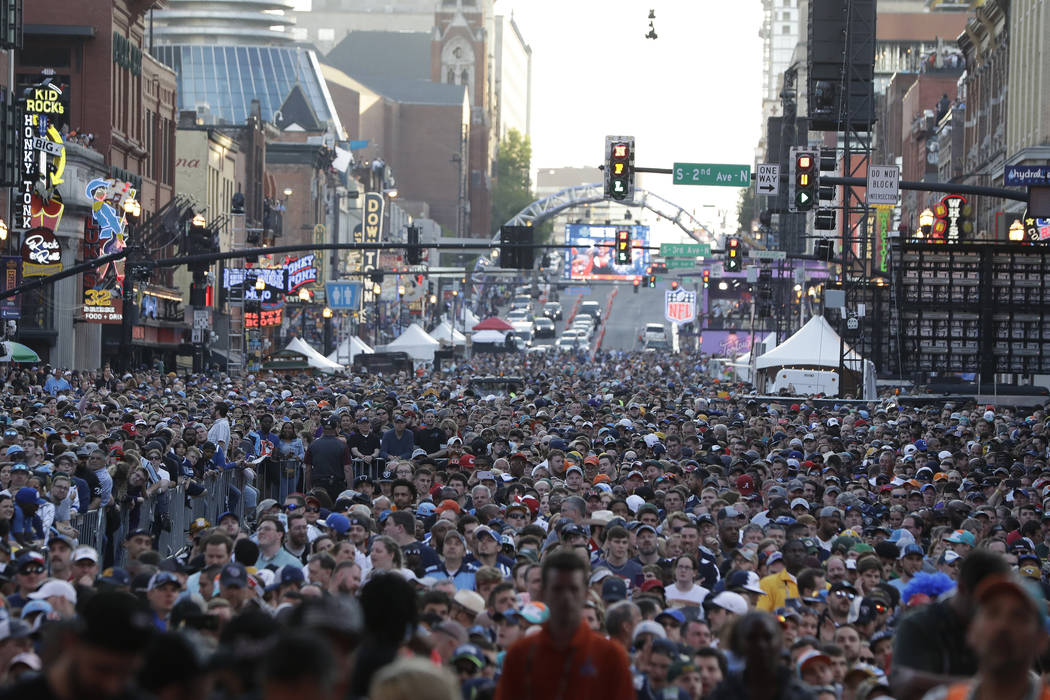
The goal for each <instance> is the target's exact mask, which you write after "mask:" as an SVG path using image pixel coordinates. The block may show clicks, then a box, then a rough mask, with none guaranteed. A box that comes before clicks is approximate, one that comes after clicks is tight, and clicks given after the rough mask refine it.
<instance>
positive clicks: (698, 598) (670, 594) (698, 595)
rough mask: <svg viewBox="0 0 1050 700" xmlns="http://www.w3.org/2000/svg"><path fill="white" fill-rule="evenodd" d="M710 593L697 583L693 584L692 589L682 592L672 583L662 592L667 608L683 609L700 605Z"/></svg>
mask: <svg viewBox="0 0 1050 700" xmlns="http://www.w3.org/2000/svg"><path fill="white" fill-rule="evenodd" d="M710 592H711V591H709V590H707V589H706V588H704V587H703V586H701V585H700V584H698V583H694V584H693V587H692V588H690V589H689V590H688V591H684V592H683V591H682V590H681V589H679V588H678V584H677V583H672V584H671V585H670V586H668V587H667V588H666V589H665V590H664V599H665V600H666V601H667V606H668V607H671V608H683V607H685V606H687V605H700V604H701V603H703V602H704V598H706V597H707V594H708V593H710Z"/></svg>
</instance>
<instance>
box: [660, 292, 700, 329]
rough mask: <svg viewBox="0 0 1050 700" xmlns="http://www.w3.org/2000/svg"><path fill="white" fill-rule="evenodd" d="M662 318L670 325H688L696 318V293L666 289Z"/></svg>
mask: <svg viewBox="0 0 1050 700" xmlns="http://www.w3.org/2000/svg"><path fill="white" fill-rule="evenodd" d="M664 318H666V319H667V320H668V321H670V322H671V323H678V324H682V323H689V322H690V321H692V320H693V319H694V318H696V292H690V291H686V290H684V289H668V290H666V291H665V292H664Z"/></svg>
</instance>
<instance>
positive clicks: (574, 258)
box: [565, 224, 649, 280]
mask: <svg viewBox="0 0 1050 700" xmlns="http://www.w3.org/2000/svg"><path fill="white" fill-rule="evenodd" d="M624 229H626V230H628V231H630V232H631V245H632V250H631V263H630V264H629V265H617V264H616V254H615V250H614V249H613V244H614V243H615V242H616V232H617V231H622V230H624ZM565 243H566V244H567V245H570V246H572V247H571V248H568V249H566V251H565V276H566V278H567V279H571V280H631V279H634V278H636V277H640V276H642V275H644V274H645V268H646V267H647V266H648V265H649V251H648V250H645V249H639V248H634V247H633V246H648V245H649V227H648V226H611V225H609V226H606V225H604V224H603V225H591V224H568V225H567V226H566V227H565Z"/></svg>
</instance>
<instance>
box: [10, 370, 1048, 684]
mask: <svg viewBox="0 0 1050 700" xmlns="http://www.w3.org/2000/svg"><path fill="white" fill-rule="evenodd" d="M703 367H704V365H703V362H702V361H701V358H699V357H693V356H685V355H673V356H658V355H654V354H642V353H599V354H598V356H597V357H596V358H595V360H594V361H593V362H585V361H583V360H577V359H573V358H568V357H559V358H557V359H554V358H547V357H543V356H532V355H529V356H522V355H493V356H483V357H477V358H472V359H470V360H461V361H459V362H458V364H456V365H454V366H452V367H450V368H446V369H445V370H443V371H440V372H434V373H426V372H422V371H420V372H416V373H408V372H401V373H398V374H396V375H388V376H382V375H356V376H355V375H346V376H343V375H340V376H324V375H318V376H306V375H299V376H287V375H277V374H270V373H260V374H255V375H248V376H244V377H228V376H225V375H223V374H208V375H186V374H181V375H180V374H176V373H174V372H169V373H163V372H160V371H155V370H154V371H145V370H144V371H141V372H136V373H125V374H117V373H114V372H112V371H111V370H110V369H108V368H107V369H104V370H101V371H98V372H70V371H61V370H58V369H52V368H50V367H46V366H44V367H32V368H21V369H13V370H11V371H10V372H8V373H7V375H6V376H5V379H4V391H3V397H2V399H0V400H2V410H0V423H2V428H0V430H2V441H0V488H2V490H0V565H2V571H0V586H2V588H3V591H2V592H3V603H4V604H3V609H2V610H0V698H3V699H6V698H60V699H62V700H74V699H87V698H110V697H112V698H126V697H158V698H205V697H214V698H251V697H261V698H274V699H277V698H287V697H311V698H347V697H350V698H373V699H375V700H395V699H401V698H404V699H406V700H407V699H408V698H413V699H415V698H421V699H423V700H427V699H430V698H434V699H435V700H438V699H440V700H452V699H453V698H458V697H463V698H468V699H474V698H477V699H480V698H486V697H494V698H500V699H501V700H508V699H513V698H522V699H525V698H535V699H539V698H580V699H586V698H602V699H603V700H616V699H620V698H622V699H624V700H626V699H628V698H638V699H639V700H648V699H650V698H651V699H656V698H675V699H683V698H688V699H691V700H697V699H699V698H712V699H715V700H721V699H724V698H725V699H728V698H733V699H737V698H756V699H758V698H763V699H764V698H783V699H785V700H788V699H794V698H809V699H813V700H839V699H842V700H875V699H876V698H893V699H896V700H917V699H919V698H924V697H926V698H930V699H931V700H939V699H940V698H952V699H954V698H980V699H981V700H984V699H987V698H995V699H997V700H999V699H1005V700H1009V699H1011V698H1015V697H1017V698H1029V697H1031V698H1038V697H1047V696H1048V693H1047V691H1046V690H1045V686H1044V685H1043V676H1042V674H1044V673H1045V672H1046V671H1048V670H1050V665H1048V664H1050V658H1046V657H1044V655H1043V652H1044V650H1045V646H1046V639H1047V634H1046V630H1047V627H1046V619H1047V610H1046V607H1047V601H1046V598H1047V594H1048V593H1050V586H1048V583H1047V581H1048V578H1047V573H1048V571H1050V569H1047V568H1046V562H1047V558H1048V557H1050V513H1047V512H1045V511H1044V502H1046V499H1047V496H1048V493H1050V470H1048V468H1047V458H1048V449H1047V427H1046V426H1047V424H1048V420H1050V419H1048V417H1047V415H1046V414H1045V412H1044V411H1043V410H1031V409H1012V408H1009V407H1003V406H985V405H981V406H976V405H974V404H973V403H972V402H971V403H969V404H966V405H952V404H950V403H943V402H942V403H940V404H936V405H922V406H919V405H909V404H904V403H900V402H898V400H897V399H895V398H893V397H887V398H885V399H883V400H880V401H876V402H869V403H861V402H842V403H836V402H834V401H814V400H799V399H770V398H768V397H765V398H763V397H756V396H754V395H753V393H751V392H750V390H749V388H748V387H745V386H741V385H731V384H727V383H725V382H720V381H718V380H716V379H714V378H710V377H708V376H707V375H706V374H705V372H704V369H703ZM481 377H497V378H500V380H499V381H496V382H488V383H485V382H481V381H479V378H481ZM226 473H236V475H237V479H236V480H230V481H220V480H218V479H217V478H216V475H217V474H218V475H222V474H226ZM220 483H222V484H229V486H228V489H223V491H222V492H219V493H216V488H217V484H220ZM233 484H236V486H233ZM216 498H218V499H220V500H221V503H222V512H221V513H219V514H218V517H214V518H212V519H209V518H204V517H198V518H194V519H193V520H192V521H190V524H189V526H188V527H187V528H186V530H185V532H182V531H180V525H179V524H180V523H182V522H184V521H185V520H186V518H184V517H182V516H183V515H184V514H185V513H186V512H191V511H192V508H193V507H194V503H195V501H196V499H216ZM98 513H105V514H106V515H107V518H106V519H105V522H114V523H122V524H123V525H122V527H121V528H119V529H118V528H110V527H106V528H104V530H102V531H96V530H92V529H91V526H90V523H93V522H101V521H100V520H98V519H97V518H92V515H94V514H98ZM173 528H175V531H173ZM172 542H175V546H172V544H171V543H172ZM164 543H166V544H164Z"/></svg>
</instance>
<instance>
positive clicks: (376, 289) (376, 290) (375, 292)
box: [372, 282, 383, 348]
mask: <svg viewBox="0 0 1050 700" xmlns="http://www.w3.org/2000/svg"><path fill="white" fill-rule="evenodd" d="M382 291H383V288H382V287H380V286H379V283H378V282H376V283H374V284H373V285H372V299H374V300H375V305H376V309H375V311H376V313H375V325H374V326H373V327H372V331H373V333H372V347H373V348H374V347H376V346H377V345H379V295H380V294H381V293H382Z"/></svg>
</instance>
